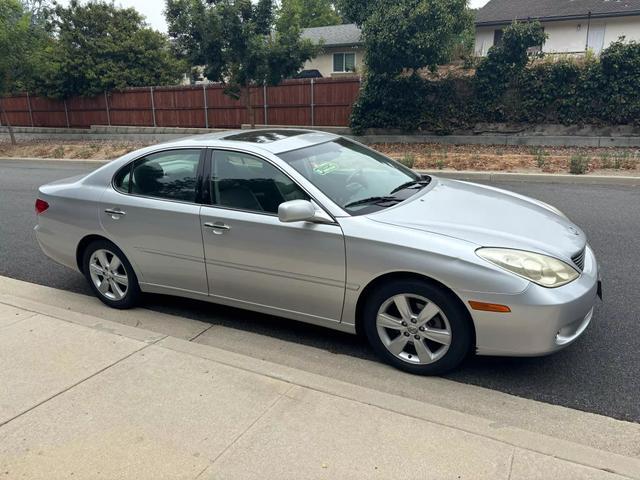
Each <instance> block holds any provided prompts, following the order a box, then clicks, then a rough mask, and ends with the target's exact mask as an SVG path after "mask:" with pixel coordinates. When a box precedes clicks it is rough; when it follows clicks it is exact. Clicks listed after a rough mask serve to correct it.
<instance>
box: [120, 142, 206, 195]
mask: <svg viewBox="0 0 640 480" xmlns="http://www.w3.org/2000/svg"><path fill="white" fill-rule="evenodd" d="M200 153H201V150H198V149H193V150H171V151H167V152H160V153H154V154H152V155H149V156H147V157H144V158H140V159H138V160H136V161H135V162H133V163H132V164H131V165H129V168H124V169H123V170H121V171H120V172H118V174H117V175H116V177H115V178H114V186H115V188H116V189H117V190H118V191H120V192H123V193H132V194H134V195H142V196H145V197H156V198H164V199H168V200H180V201H184V202H195V201H196V184H197V177H198V165H199V163H200Z"/></svg>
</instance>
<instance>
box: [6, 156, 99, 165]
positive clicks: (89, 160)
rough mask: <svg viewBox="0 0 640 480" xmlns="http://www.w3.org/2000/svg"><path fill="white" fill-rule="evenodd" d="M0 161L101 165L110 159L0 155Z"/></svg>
mask: <svg viewBox="0 0 640 480" xmlns="http://www.w3.org/2000/svg"><path fill="white" fill-rule="evenodd" d="M0 162H7V163H12V162H13V163H19V162H46V163H61V162H62V163H89V164H97V165H103V164H106V163H109V162H111V160H101V159H94V158H44V157H0Z"/></svg>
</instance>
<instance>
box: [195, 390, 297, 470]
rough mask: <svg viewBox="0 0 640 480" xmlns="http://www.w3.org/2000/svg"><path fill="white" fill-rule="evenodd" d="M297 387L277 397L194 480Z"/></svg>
mask: <svg viewBox="0 0 640 480" xmlns="http://www.w3.org/2000/svg"><path fill="white" fill-rule="evenodd" d="M296 387H298V385H291V386H290V387H289V388H288V389H287V391H286V392H283V393H281V394H280V395H278V397H277V398H276V399H275V400H274V401H273V402H271V404H270V405H269V406H268V407H267V408H265V410H264V412H262V413H261V414H260V415H259V416H258V418H256V419H255V420H254V421H253V422H251V424H249V425H248V426H247V428H245V429H244V430H243V431H242V432H240V433H239V434H238V435H237V436H236V438H234V439H233V441H232V442H231V443H230V444H229V445H227V446H226V447H225V448H224V450H222V452H220V453H219V454H218V455H216V457H215V458H214V459H213V460H211V462H210V463H209V465H207V466H206V467H204V468H203V469H202V470H201V471H200V473H198V475H196V476H195V477H194V480H197V479H198V478H200V477H201V476H202V474H204V473H205V472H206V471H207V470H208V469H209V468H211V467H213V466H214V465H215V464H216V462H217V461H218V460H219V459H220V458H222V456H223V455H224V454H225V453H227V451H229V449H231V447H233V446H234V445H235V444H236V443H238V441H239V440H240V439H241V438H242V437H244V435H245V434H246V433H247V432H248V431H249V430H251V429H252V428H253V426H254V425H255V424H256V423H258V422H259V421H260V420H261V419H262V418H264V416H265V415H266V414H267V413H269V412H270V411H271V410H273V409H274V408H275V406H276V405H277V404H278V402H280V400H282V399H283V398H284V397H286V396H288V393H289V392H290V391H291V390H293V389H294V388H296Z"/></svg>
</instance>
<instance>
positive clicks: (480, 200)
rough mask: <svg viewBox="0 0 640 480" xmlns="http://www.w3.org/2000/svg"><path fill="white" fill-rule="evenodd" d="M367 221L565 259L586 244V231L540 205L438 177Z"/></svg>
mask: <svg viewBox="0 0 640 480" xmlns="http://www.w3.org/2000/svg"><path fill="white" fill-rule="evenodd" d="M369 218H370V219H371V220H375V221H377V222H383V223H387V224H392V225H396V226H401V227H407V228H412V229H418V230H423V231H427V232H431V233H436V234H440V235H446V236H450V237H455V238H458V239H461V240H466V241H468V242H472V243H474V244H476V245H478V246H484V247H504V248H515V249H522V250H529V251H536V252H540V253H546V254H551V255H553V256H556V257H559V258H565V259H570V258H571V256H573V255H575V254H576V253H577V252H579V251H581V250H582V249H583V248H584V247H585V245H586V237H585V234H584V232H582V230H580V228H578V227H577V226H576V225H575V224H573V223H572V222H571V221H570V220H569V219H568V218H566V217H564V216H563V215H561V214H560V213H559V212H556V211H554V209H553V207H551V206H549V205H547V204H545V203H543V202H540V201H538V200H534V199H532V198H528V197H525V196H523V195H518V194H516V193H512V192H508V191H505V190H501V189H498V188H494V187H487V186H484V185H478V184H474V183H467V182H461V181H456V180H448V179H441V178H436V177H433V180H432V182H431V184H430V185H429V187H427V188H425V189H424V190H423V191H422V192H420V193H419V194H417V195H415V196H414V197H412V198H411V199H409V200H408V201H405V202H403V203H401V204H399V205H397V206H395V207H392V208H388V209H386V210H382V211H380V212H377V213H375V214H372V215H370V216H369Z"/></svg>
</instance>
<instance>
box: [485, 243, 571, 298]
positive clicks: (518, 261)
mask: <svg viewBox="0 0 640 480" xmlns="http://www.w3.org/2000/svg"><path fill="white" fill-rule="evenodd" d="M476 253H477V254H478V256H479V257H481V258H484V259H485V260H487V261H489V262H491V263H493V264H494V265H497V266H499V267H501V268H504V269H505V270H509V271H510V272H513V273H515V274H516V275H520V276H521V277H524V278H526V279H527V280H531V281H532V282H534V283H537V284H538V285H541V286H543V287H549V288H555V287H561V286H562V285H566V284H567V283H569V282H573V281H574V280H575V279H576V278H578V276H579V275H580V274H579V273H578V272H577V271H576V269H575V268H573V267H571V266H570V265H568V264H566V263H564V262H563V261H561V260H558V259H557V258H553V257H548V256H547V255H541V254H539V253H533V252H527V251H524V250H511V249H508V248H479V249H478V250H476Z"/></svg>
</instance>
